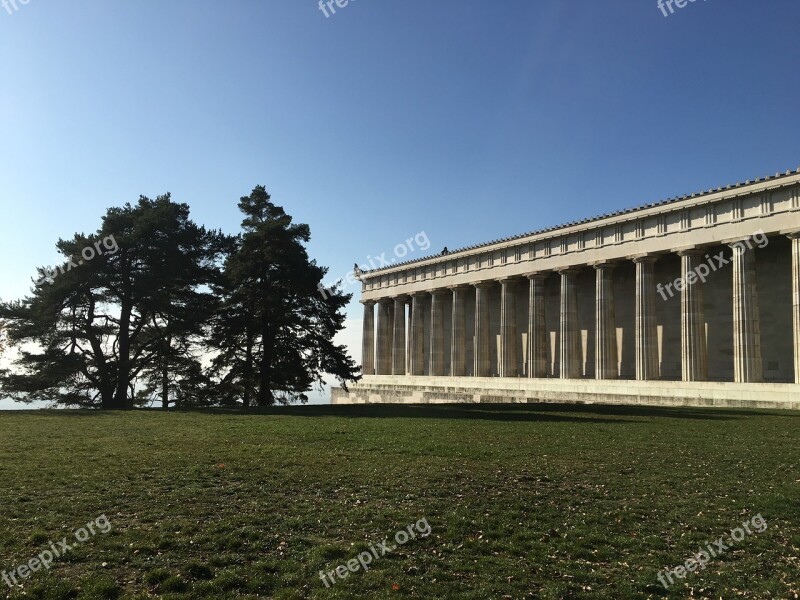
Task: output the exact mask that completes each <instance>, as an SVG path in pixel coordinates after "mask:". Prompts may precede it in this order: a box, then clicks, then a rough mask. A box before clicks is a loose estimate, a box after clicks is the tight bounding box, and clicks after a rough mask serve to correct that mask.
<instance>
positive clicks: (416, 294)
mask: <svg viewBox="0 0 800 600" xmlns="http://www.w3.org/2000/svg"><path fill="white" fill-rule="evenodd" d="M429 293H430V292H411V293H410V294H409V296H411V297H412V298H425V297H426V296H427V295H428V294H429Z"/></svg>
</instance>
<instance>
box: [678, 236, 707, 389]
mask: <svg viewBox="0 0 800 600" xmlns="http://www.w3.org/2000/svg"><path fill="white" fill-rule="evenodd" d="M678 255H679V256H680V257H681V280H682V285H681V286H679V287H680V290H679V291H680V292H681V365H682V367H681V371H682V379H683V381H706V380H708V349H707V347H706V328H705V316H704V309H703V284H702V282H699V281H698V280H697V274H696V271H695V269H696V268H697V266H698V265H699V264H700V262H701V258H702V255H703V253H702V252H700V251H699V250H685V251H682V252H678ZM690 279H691V280H692V281H693V282H694V283H691V284H690V283H689V280H690Z"/></svg>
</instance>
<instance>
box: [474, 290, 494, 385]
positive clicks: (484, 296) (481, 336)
mask: <svg viewBox="0 0 800 600" xmlns="http://www.w3.org/2000/svg"><path fill="white" fill-rule="evenodd" d="M474 285H475V349H474V352H473V356H474V357H475V369H474V370H473V374H474V376H475V377H489V376H491V374H492V371H491V359H490V357H491V354H490V351H489V289H490V288H491V284H490V283H476V284H474Z"/></svg>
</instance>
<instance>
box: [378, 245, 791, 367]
mask: <svg viewBox="0 0 800 600" xmlns="http://www.w3.org/2000/svg"><path fill="white" fill-rule="evenodd" d="M788 237H789V238H790V239H791V240H792V243H791V253H792V314H793V317H792V321H793V335H794V344H793V346H794V376H795V382H796V383H800V341H799V340H800V232H797V233H793V234H789V235H788ZM744 241H745V240H742V241H737V242H735V243H731V244H729V245H730V247H731V248H733V249H734V252H733V260H732V262H731V264H732V269H733V306H732V312H733V363H734V368H733V373H734V381H735V382H738V383H756V382H761V381H763V380H764V366H763V360H762V353H761V332H760V321H759V308H758V294H757V293H756V271H755V261H754V251H753V248H752V246H751V245H750V244H745V243H743V242H744ZM677 254H678V255H679V256H680V264H681V267H680V268H681V279H682V281H683V282H684V284H683V285H682V286H681V289H680V290H679V291H680V303H681V308H680V332H681V333H680V338H681V377H682V380H683V381H706V380H708V349H707V343H706V332H705V322H706V320H705V315H704V303H703V282H701V281H698V280H697V279H698V278H697V269H698V267H699V266H700V264H701V262H702V259H703V256H704V254H705V251H704V250H700V249H691V250H682V251H678V252H677ZM658 259H659V255H646V256H638V257H635V258H633V259H632V261H633V263H634V264H635V270H636V277H635V290H634V292H635V302H634V305H635V319H634V323H635V326H634V340H635V341H634V346H635V352H634V354H635V372H636V379H637V380H641V381H646V380H657V379H659V378H660V372H659V356H658V332H657V320H656V278H655V264H656V261H657V260H658ZM619 262H620V261H616V262H614V261H612V262H602V263H597V264H593V265H592V267H593V269H594V272H595V282H596V283H595V298H594V301H595V332H594V343H595V346H594V358H595V365H594V366H595V369H594V376H595V378H596V379H615V378H617V377H618V366H617V365H618V356H617V340H616V311H615V302H614V288H613V285H612V283H613V272H614V268H615V267H616V266H617V265H618V264H619ZM579 272H580V269H579V268H576V267H570V268H565V269H561V270H558V271H557V274H558V277H559V278H560V300H559V304H560V308H559V326H558V332H559V337H558V339H559V346H558V349H557V353H558V360H559V377H560V378H562V379H576V378H580V377H581V356H582V354H581V331H580V327H579V322H578V302H579V298H578V285H577V277H578V273H579ZM551 275H552V273H551V272H535V273H531V274H528V275H525V276H524V277H522V276H521V277H518V278H502V279H496V280H490V281H485V280H484V281H480V282H475V283H471V284H465V285H459V286H453V287H449V288H441V289H434V290H431V291H426V292H415V293H412V294H410V295H399V296H395V297H392V298H382V299H379V300H365V301H362V304H363V305H364V332H363V353H364V354H363V367H362V368H363V373H364V374H365V375H372V374H375V375H407V374H408V375H423V374H426V372H425V371H426V370H425V367H426V364H425V360H426V356H425V348H426V347H427V348H428V353H427V361H428V364H427V367H428V368H427V374H428V375H431V376H444V375H449V376H452V377H462V376H466V375H467V371H468V369H467V364H466V360H467V339H466V332H467V326H466V320H467V318H468V315H467V310H466V308H467V304H468V303H467V295H468V294H472V295H474V299H475V302H474V314H473V315H470V317H471V318H474V337H473V340H472V343H473V352H472V356H473V365H472V375H473V376H475V377H488V376H490V375H492V366H491V351H490V342H491V335H490V303H489V293H490V290H491V289H492V288H493V287H496V286H498V285H499V286H500V329H499V331H500V333H499V350H498V375H499V376H501V377H519V376H520V375H522V373H520V372H519V361H518V358H519V357H518V356H517V336H518V333H519V325H520V324H519V323H518V322H517V320H518V319H517V307H516V302H517V296H516V294H515V293H514V288H515V286H517V285H520V284H521V283H522V282H525V281H527V286H528V311H527V316H528V322H527V364H526V365H525V368H524V373H525V375H526V376H527V377H532V378H542V377H546V376H547V370H548V369H547V345H546V344H547V328H546V321H545V279H546V278H547V277H549V276H551ZM448 295H450V296H451V299H452V300H451V302H452V310H451V311H450V312H451V318H452V323H451V327H450V331H451V339H450V343H449V350H450V351H449V353H446V344H445V326H444V325H445V323H444V320H445V313H446V311H445V303H446V301H447V296H448ZM376 305H377V327H376V323H375V306H376ZM428 305H430V311H429V317H428V319H429V323H430V325H429V331H428V333H427V336H428V339H427V341H426V339H425V338H426V331H425V327H424V323H425V311H426V310H427V306H428ZM406 307H408V309H409V318H408V321H406V318H405V314H406ZM375 332H377V338H376V335H375ZM446 354H447V356H446Z"/></svg>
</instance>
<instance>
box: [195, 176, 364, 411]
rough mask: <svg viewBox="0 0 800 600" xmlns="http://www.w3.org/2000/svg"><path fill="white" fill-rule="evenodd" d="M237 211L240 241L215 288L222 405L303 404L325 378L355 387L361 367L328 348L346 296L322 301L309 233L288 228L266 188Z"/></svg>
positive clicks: (301, 227)
mask: <svg viewBox="0 0 800 600" xmlns="http://www.w3.org/2000/svg"><path fill="white" fill-rule="evenodd" d="M239 210H240V211H241V212H242V213H243V214H244V215H245V218H244V220H243V221H242V229H243V233H242V234H241V235H240V237H239V239H238V243H237V248H236V251H235V252H234V253H233V254H232V255H231V256H230V258H229V259H228V260H227V262H226V264H225V273H224V280H223V282H222V284H221V285H220V286H219V287H218V288H217V290H218V292H219V293H220V294H221V295H222V296H223V303H222V308H221V310H220V312H219V314H218V317H217V319H216V322H215V327H214V333H213V335H212V338H211V339H212V341H213V345H214V346H215V347H216V349H217V350H218V352H219V353H218V355H217V357H216V359H215V361H214V363H215V368H216V372H217V373H218V376H219V388H218V393H219V395H220V397H221V398H223V399H225V400H224V401H225V402H229V403H230V402H233V401H235V399H237V398H241V400H242V402H243V403H244V405H245V406H249V405H250V404H251V403H252V402H253V401H255V404H257V405H259V406H266V405H271V404H274V403H275V402H276V401H278V402H291V401H294V400H300V401H303V402H304V401H307V400H308V397H307V395H306V392H308V391H310V390H311V389H312V386H314V385H315V384H317V385H320V386H321V385H322V383H323V375H324V374H326V373H328V374H331V375H333V376H334V377H336V379H337V380H338V381H339V382H341V383H342V385H344V386H346V385H347V382H349V381H357V380H358V378H359V375H358V367H357V366H356V364H355V363H354V362H353V360H352V358H350V356H348V354H347V350H346V348H345V347H344V346H342V345H336V344H334V342H333V338H334V336H335V335H336V333H337V332H339V331H340V330H341V329H343V327H344V319H345V315H344V307H345V306H346V305H347V303H348V302H349V300H350V298H351V296H350V295H345V294H343V293H341V292H340V291H334V292H333V293H331V294H326V296H327V297H323V295H322V294H320V293H319V289H320V284H321V283H322V280H323V278H324V277H325V274H326V272H327V269H326V268H324V267H321V266H319V265H317V263H316V261H314V260H311V259H309V256H308V253H307V252H306V249H305V246H304V244H307V243H308V241H309V239H310V229H309V227H308V225H305V224H297V223H293V222H292V218H291V217H290V216H289V215H287V214H286V213H285V212H284V210H283V208H281V207H279V206H276V205H275V204H273V203H272V202H271V201H270V196H269V194H268V193H267V192H266V190H265V188H264V187H263V186H258V187H256V188H255V189H254V190H253V192H252V193H251V194H250V195H249V196H245V197H243V198H241V200H240V202H239ZM253 390H255V396H254V395H253V393H252V392H253Z"/></svg>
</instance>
